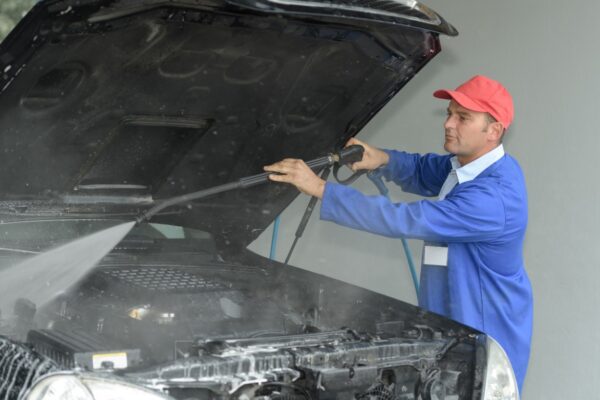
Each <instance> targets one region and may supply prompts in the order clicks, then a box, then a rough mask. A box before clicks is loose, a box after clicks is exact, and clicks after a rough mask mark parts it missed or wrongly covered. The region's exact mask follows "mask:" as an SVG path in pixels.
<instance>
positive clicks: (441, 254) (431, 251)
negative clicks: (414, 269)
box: [423, 245, 448, 267]
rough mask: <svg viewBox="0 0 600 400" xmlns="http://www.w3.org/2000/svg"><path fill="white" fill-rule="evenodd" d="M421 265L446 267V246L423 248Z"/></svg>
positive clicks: (427, 246) (426, 246)
mask: <svg viewBox="0 0 600 400" xmlns="http://www.w3.org/2000/svg"><path fill="white" fill-rule="evenodd" d="M423 265H436V266H440V267H447V266H448V246H431V245H425V246H424V247H423Z"/></svg>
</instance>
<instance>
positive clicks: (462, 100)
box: [433, 89, 487, 112]
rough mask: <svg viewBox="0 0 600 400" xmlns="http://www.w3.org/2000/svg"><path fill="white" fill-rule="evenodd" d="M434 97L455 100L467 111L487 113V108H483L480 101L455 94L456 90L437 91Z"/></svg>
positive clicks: (458, 93)
mask: <svg viewBox="0 0 600 400" xmlns="http://www.w3.org/2000/svg"><path fill="white" fill-rule="evenodd" d="M433 97H437V98H438V99H445V100H454V101H456V102H457V103H458V104H460V105H461V106H463V107H464V108H466V109H467V110H471V111H477V112H487V108H486V107H485V106H483V105H482V104H481V103H479V102H478V101H475V100H473V99H471V98H470V97H469V96H467V95H465V94H464V93H460V92H455V91H454V90H446V89H441V90H436V91H435V92H433Z"/></svg>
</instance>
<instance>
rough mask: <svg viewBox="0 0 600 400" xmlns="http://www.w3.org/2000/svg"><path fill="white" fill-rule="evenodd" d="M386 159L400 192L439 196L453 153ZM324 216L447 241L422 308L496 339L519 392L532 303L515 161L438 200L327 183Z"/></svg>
mask: <svg viewBox="0 0 600 400" xmlns="http://www.w3.org/2000/svg"><path fill="white" fill-rule="evenodd" d="M388 154H389V155H390V161H389V163H388V164H387V166H386V167H385V168H384V171H383V172H384V176H385V177H386V179H387V180H388V181H389V180H392V181H394V182H395V183H396V184H398V185H400V187H401V188H402V190H404V191H405V192H410V193H414V194H418V195H421V196H437V194H438V193H439V192H440V189H441V187H442V185H443V183H444V181H445V180H446V177H447V176H448V173H449V172H450V170H451V164H450V158H451V157H452V156H450V155H437V154H426V155H419V154H409V153H405V152H398V151H388ZM321 219H323V220H329V221H333V222H336V223H338V224H341V225H344V226H348V227H351V228H356V229H361V230H365V231H368V232H372V233H375V234H378V235H384V236H389V237H406V238H415V239H423V240H425V241H431V242H437V243H444V244H447V245H448V268H444V273H443V274H439V273H433V274H423V273H422V274H421V291H422V292H423V290H426V291H427V294H425V295H424V296H423V293H420V295H419V300H420V305H421V306H423V307H424V308H427V309H428V310H430V311H433V312H436V313H439V314H442V315H445V316H446V317H449V318H452V319H454V320H457V321H459V322H462V323H464V324H465V325H469V326H471V327H473V328H475V329H478V330H480V331H482V332H485V333H486V334H488V335H490V336H492V337H493V338H494V339H496V340H497V341H498V342H499V343H500V345H502V347H503V348H504V350H505V351H506V353H507V354H508V357H509V358H510V360H511V363H512V366H513V369H514V371H515V375H516V378H517V382H518V385H519V389H521V387H522V384H523V380H524V378H525V372H526V370H527V363H528V360H529V351H530V343H531V331H532V323H533V299H532V291H531V284H530V282H529V278H528V277H527V274H526V272H525V269H524V265H523V254H522V253H523V239H524V237H525V229H526V227H527V191H526V188H525V180H524V177H523V173H522V171H521V168H520V167H519V165H518V163H517V162H516V160H515V159H513V158H512V157H510V156H509V155H504V156H503V157H502V158H501V159H500V160H498V161H497V162H495V163H494V164H492V165H491V166H490V167H488V168H487V169H485V170H484V171H483V172H482V173H481V174H479V175H478V176H477V177H476V178H475V179H473V180H472V181H469V182H464V183H462V184H459V185H456V186H455V187H454V188H453V189H452V191H450V192H449V193H448V194H447V196H446V198H445V199H444V200H440V201H431V200H421V201H415V202H411V203H392V202H390V201H389V200H388V199H387V198H386V197H384V196H366V195H364V194H362V193H360V192H358V191H356V190H355V189H352V188H350V187H346V186H342V185H339V184H335V183H329V182H328V183H327V184H326V186H325V192H324V195H323V202H322V205H321ZM422 272H423V271H422ZM434 296H438V297H437V299H436V298H433V297H434ZM440 299H441V301H440ZM440 304H441V305H440Z"/></svg>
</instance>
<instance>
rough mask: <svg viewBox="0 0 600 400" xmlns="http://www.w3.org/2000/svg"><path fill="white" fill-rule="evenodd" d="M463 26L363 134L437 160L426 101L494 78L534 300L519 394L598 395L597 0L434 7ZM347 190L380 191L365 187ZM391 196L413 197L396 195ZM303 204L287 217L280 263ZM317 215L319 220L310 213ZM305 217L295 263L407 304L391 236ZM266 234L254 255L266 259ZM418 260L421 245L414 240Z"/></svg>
mask: <svg viewBox="0 0 600 400" xmlns="http://www.w3.org/2000/svg"><path fill="white" fill-rule="evenodd" d="M427 4H428V5H429V6H430V7H432V8H433V9H435V10H436V11H438V12H439V13H440V14H442V15H443V16H444V17H445V18H446V19H448V20H449V21H450V22H451V23H452V24H454V25H455V26H456V27H457V29H458V30H459V31H460V35H459V36H458V37H456V38H448V37H444V38H442V47H443V51H442V53H441V54H439V55H438V57H436V58H435V59H434V60H433V61H432V62H431V63H430V65H429V66H428V67H426V68H425V69H424V70H423V71H422V72H421V73H420V74H419V75H418V76H416V77H415V79H413V80H412V81H411V82H410V83H409V84H408V85H407V87H405V89H404V90H403V91H402V92H401V93H400V94H399V95H398V96H396V98H394V99H393V100H392V101H391V102H390V103H389V104H388V105H387V106H386V107H385V108H384V109H383V110H382V112H381V113H380V114H378V115H377V117H376V118H375V119H374V120H373V121H371V123H369V125H368V126H367V127H366V128H365V129H364V130H363V132H361V133H360V134H359V136H358V137H359V138H361V139H363V140H366V141H368V142H370V143H372V144H374V145H377V146H380V147H396V148H401V149H405V150H407V151H415V152H428V151H438V152H441V151H443V149H442V143H443V131H442V123H443V119H444V115H445V107H446V103H445V102H444V101H441V100H437V99H434V98H433V97H432V96H431V93H432V92H433V91H434V90H435V89H438V88H441V87H450V88H454V87H455V86H457V85H458V84H459V83H461V82H462V81H464V80H466V79H468V78H469V77H471V76H472V75H474V74H478V73H483V74H486V75H488V76H490V77H493V78H495V79H498V80H500V81H501V82H503V83H504V84H505V85H506V86H507V87H508V88H509V90H510V91H511V92H512V94H513V97H514V99H515V107H516V115H515V122H514V124H513V126H512V127H511V128H510V130H509V134H508V137H507V138H506V141H505V147H506V149H507V151H508V152H510V153H511V154H513V155H514V156H515V157H516V158H517V159H518V160H519V161H520V163H521V165H522V167H523V170H524V172H525V176H526V179H527V182H528V190H529V211H530V219H529V229H528V233H527V240H526V244H525V259H526V265H527V270H528V272H529V276H530V278H531V281H532V284H533V289H534V298H535V323H534V337H533V349H532V355H531V361H530V364H529V371H528V375H527V378H526V381H525V387H524V392H523V398H525V399H592V398H594V399H597V398H598V396H599V394H598V390H597V387H596V384H595V383H594V382H595V379H597V377H598V376H600V344H599V343H600V342H599V340H598V339H600V334H599V333H598V331H599V329H600V312H598V311H597V310H596V306H597V305H599V304H600V243H599V239H600V235H599V232H600V229H599V225H600V184H599V182H600V179H599V178H598V173H599V172H600V168H599V167H598V165H597V164H598V163H600V161H599V160H598V157H597V154H598V152H599V151H600V130H599V129H598V122H597V121H598V117H599V116H600V108H599V107H598V106H597V104H598V103H600V101H599V100H597V98H596V97H597V96H598V95H599V94H600V75H599V73H600V53H599V52H598V50H599V45H598V37H599V36H600V34H599V33H598V22H597V21H598V18H599V17H600V3H598V2H597V1H596V0H586V1H584V0H581V1H579V0H575V1H571V2H561V3H558V2H554V3H550V2H545V1H541V0H538V1H531V0H530V1H527V0H522V1H514V0H504V1H497V0H479V1H475V0H453V1H449V0H429V1H428V2H427ZM355 187H357V188H359V189H360V190H363V191H365V192H368V193H375V190H374V188H373V187H372V186H371V183H370V182H369V181H368V180H366V179H361V181H359V182H357V183H356V184H355ZM393 197H394V199H395V200H398V201H404V200H408V199H410V197H409V196H406V195H404V194H402V193H400V192H398V191H394V192H393ZM307 201H308V198H307V197H306V196H300V197H299V198H298V199H297V200H296V202H295V203H293V205H292V207H290V208H289V209H288V210H287V211H286V212H285V213H284V214H283V216H282V226H281V228H280V237H279V247H278V253H277V258H278V259H279V260H282V259H283V258H285V254H286V252H287V249H288V248H289V245H290V244H291V239H292V238H293V235H294V231H295V229H296V224H297V223H298V221H299V218H300V215H301V213H302V211H303V207H304V206H305V204H306V202H307ZM315 214H317V213H316V212H315ZM315 217H316V216H313V220H312V221H311V222H310V223H309V226H308V229H307V232H306V234H305V238H303V240H302V241H301V242H300V243H299V244H298V246H297V249H296V252H295V256H294V257H292V260H291V263H292V264H294V265H298V266H302V267H304V268H306V269H310V270H314V271H318V272H321V273H323V274H325V275H329V276H334V277H337V278H339V279H342V280H345V281H348V282H351V283H355V284H359V285H361V286H365V287H368V288H370V289H373V290H376V291H379V292H382V293H385V294H388V295H390V296H394V297H397V298H399V299H402V300H406V301H409V302H415V295H414V290H413V289H412V283H411V281H410V275H409V273H408V270H407V267H406V263H405V261H404V256H403V253H402V248H401V245H400V242H399V241H398V240H391V239H387V238H381V237H376V236H374V235H371V234H367V233H363V232H357V231H352V230H349V229H345V228H342V227H338V226H336V225H333V224H331V223H326V222H320V221H319V222H318V221H317V219H316V218H315ZM270 233H271V232H270V231H268V232H265V234H264V235H263V236H262V237H261V238H260V239H259V240H257V241H256V242H255V243H254V244H253V246H252V248H254V249H256V250H257V251H259V252H261V253H263V254H265V253H268V249H269V244H270ZM411 246H412V247H413V251H414V256H415V259H417V260H418V259H419V257H420V244H419V243H417V242H416V241H415V242H412V244H411Z"/></svg>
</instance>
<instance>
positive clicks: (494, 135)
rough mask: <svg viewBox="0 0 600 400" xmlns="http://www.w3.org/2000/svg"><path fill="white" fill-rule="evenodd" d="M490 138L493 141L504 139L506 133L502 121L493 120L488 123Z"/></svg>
mask: <svg viewBox="0 0 600 400" xmlns="http://www.w3.org/2000/svg"><path fill="white" fill-rule="evenodd" d="M487 131H488V139H489V140H490V141H491V142H499V141H500V140H501V139H502V134H503V133H504V127H503V126H502V124H501V123H500V122H492V123H491V124H489V125H488V129H487Z"/></svg>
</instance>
